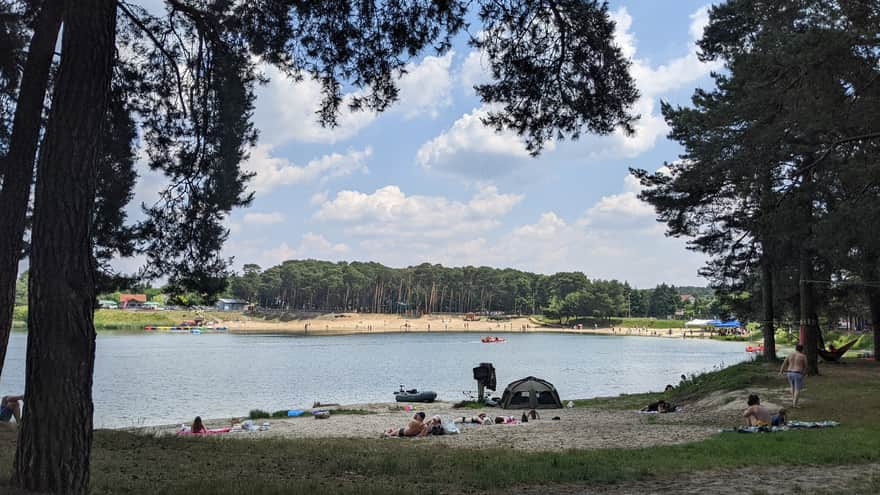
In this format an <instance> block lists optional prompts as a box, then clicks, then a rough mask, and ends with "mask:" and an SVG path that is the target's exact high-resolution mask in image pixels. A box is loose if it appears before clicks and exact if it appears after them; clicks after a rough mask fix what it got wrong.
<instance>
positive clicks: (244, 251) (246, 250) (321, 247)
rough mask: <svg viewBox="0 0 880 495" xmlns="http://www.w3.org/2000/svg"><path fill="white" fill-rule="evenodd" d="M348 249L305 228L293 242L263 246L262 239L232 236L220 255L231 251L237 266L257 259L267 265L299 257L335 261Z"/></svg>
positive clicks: (346, 246) (264, 243) (265, 243)
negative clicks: (241, 238)
mask: <svg viewBox="0 0 880 495" xmlns="http://www.w3.org/2000/svg"><path fill="white" fill-rule="evenodd" d="M349 252H350V249H349V247H348V245H346V244H344V243H334V242H331V241H329V240H328V239H327V238H326V237H324V235H322V234H316V233H314V232H306V233H305V234H303V236H302V237H301V238H300V240H299V242H298V243H297V244H295V245H293V246H291V245H290V244H289V243H288V242H286V241H285V242H281V243H279V244H277V245H274V246H270V247H267V242H266V240H265V239H247V240H240V239H233V240H230V241H229V242H227V243H226V246H225V247H224V255H226V256H229V255H235V262H236V263H235V264H236V266H238V267H240V266H241V265H242V264H244V263H257V264H258V265H260V266H261V267H263V268H268V267H270V266H273V265H277V264H279V263H281V262H284V261H287V260H291V259H303V258H313V259H322V260H331V261H338V260H342V259H344V258H345V257H346V256H347V255H348V254H349Z"/></svg>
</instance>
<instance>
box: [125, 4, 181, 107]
mask: <svg viewBox="0 0 880 495" xmlns="http://www.w3.org/2000/svg"><path fill="white" fill-rule="evenodd" d="M117 5H118V6H119V10H121V11H122V13H123V14H125V17H128V19H129V20H130V21H131V22H132V23H134V25H135V26H137V27H138V28H139V29H140V30H141V31H143V32H144V34H146V35H147V37H148V38H150V40H151V41H152V42H153V45H155V46H156V48H157V49H158V50H159V51H160V52H161V53H162V55H163V56H164V57H165V58H166V59H168V63H169V65H171V68H172V69H173V70H174V76H175V78H176V79H177V98H178V100H180V107H181V109H183V116H184V117H186V115H187V112H186V102H185V101H184V99H183V80H182V78H181V76H180V70H179V69H178V67H177V61H176V60H175V59H174V57H172V56H171V54H170V53H168V50H166V49H165V47H164V46H163V45H162V43H161V42H160V41H159V40H158V39H157V38H156V35H155V34H153V32H152V31H150V29H149V28H147V26H146V25H144V23H143V21H141V20H140V19H139V18H138V17H137V16H136V15H134V13H133V12H132V11H131V10H129V8H128V6H127V5H126V4H125V2H117Z"/></svg>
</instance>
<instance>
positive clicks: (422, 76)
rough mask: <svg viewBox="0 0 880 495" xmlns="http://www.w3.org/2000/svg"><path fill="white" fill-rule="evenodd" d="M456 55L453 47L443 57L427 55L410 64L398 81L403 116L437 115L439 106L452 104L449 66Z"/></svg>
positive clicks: (410, 117)
mask: <svg viewBox="0 0 880 495" xmlns="http://www.w3.org/2000/svg"><path fill="white" fill-rule="evenodd" d="M454 55H455V52H454V51H452V50H450V51H449V52H447V53H446V54H445V55H444V56H442V57H433V56H427V57H425V58H424V59H423V60H422V61H421V63H419V64H407V66H406V74H405V75H404V76H403V77H402V78H400V81H399V87H400V101H398V102H397V106H396V108H399V110H400V111H401V112H403V116H404V118H407V119H412V118H415V117H418V116H420V115H428V116H430V117H431V118H436V117H437V114H438V111H439V109H441V108H443V107H448V106H449V105H451V104H452V96H451V94H450V91H451V89H452V76H451V74H450V71H449V68H450V66H451V65H452V58H453V56H454Z"/></svg>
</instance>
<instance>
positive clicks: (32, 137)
mask: <svg viewBox="0 0 880 495" xmlns="http://www.w3.org/2000/svg"><path fill="white" fill-rule="evenodd" d="M61 11H62V3H61V1H60V0H46V1H45V2H43V5H42V7H41V8H40V13H39V15H38V17H37V22H36V25H35V26H34V34H33V37H31V42H30V46H29V48H28V58H27V62H25V66H24V72H23V73H22V78H21V89H20V90H19V93H18V100H17V101H16V107H15V117H14V120H13V124H12V137H11V139H10V146H9V153H8V154H7V155H6V166H5V174H4V176H3V189H2V190H0V232H3V235H0V376H2V373H3V362H4V360H5V358H6V347H7V345H8V344H9V331H10V330H11V329H12V310H13V307H14V306H15V281H16V279H17V278H18V262H19V260H20V258H21V250H22V247H23V243H24V229H25V218H26V216H27V206H28V197H29V196H30V192H31V183H32V182H33V177H34V159H35V157H36V155H37V141H38V139H39V136H40V125H41V121H42V118H41V117H42V113H43V101H45V99H46V88H47V87H48V85H49V68H50V67H51V65H52V54H53V53H54V52H55V42H56V41H57V39H58V30H59V28H60V26H61Z"/></svg>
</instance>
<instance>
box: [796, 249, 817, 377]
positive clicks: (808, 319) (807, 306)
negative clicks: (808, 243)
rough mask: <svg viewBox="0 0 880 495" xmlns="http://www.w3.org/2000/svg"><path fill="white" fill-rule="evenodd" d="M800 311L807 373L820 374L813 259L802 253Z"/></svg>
mask: <svg viewBox="0 0 880 495" xmlns="http://www.w3.org/2000/svg"><path fill="white" fill-rule="evenodd" d="M800 272H801V273H800V277H801V279H800V310H801V311H800V313H801V328H802V329H803V337H804V338H803V341H802V342H801V344H803V346H804V354H806V355H807V374H808V375H818V374H819V352H818V350H819V349H818V342H819V322H818V318H817V316H816V308H815V302H814V300H813V299H814V298H813V289H812V287H811V286H810V282H809V281H810V280H812V278H813V277H812V275H813V265H812V261H811V260H810V259H809V258H808V257H807V255H805V254H802V255H801V261H800Z"/></svg>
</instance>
